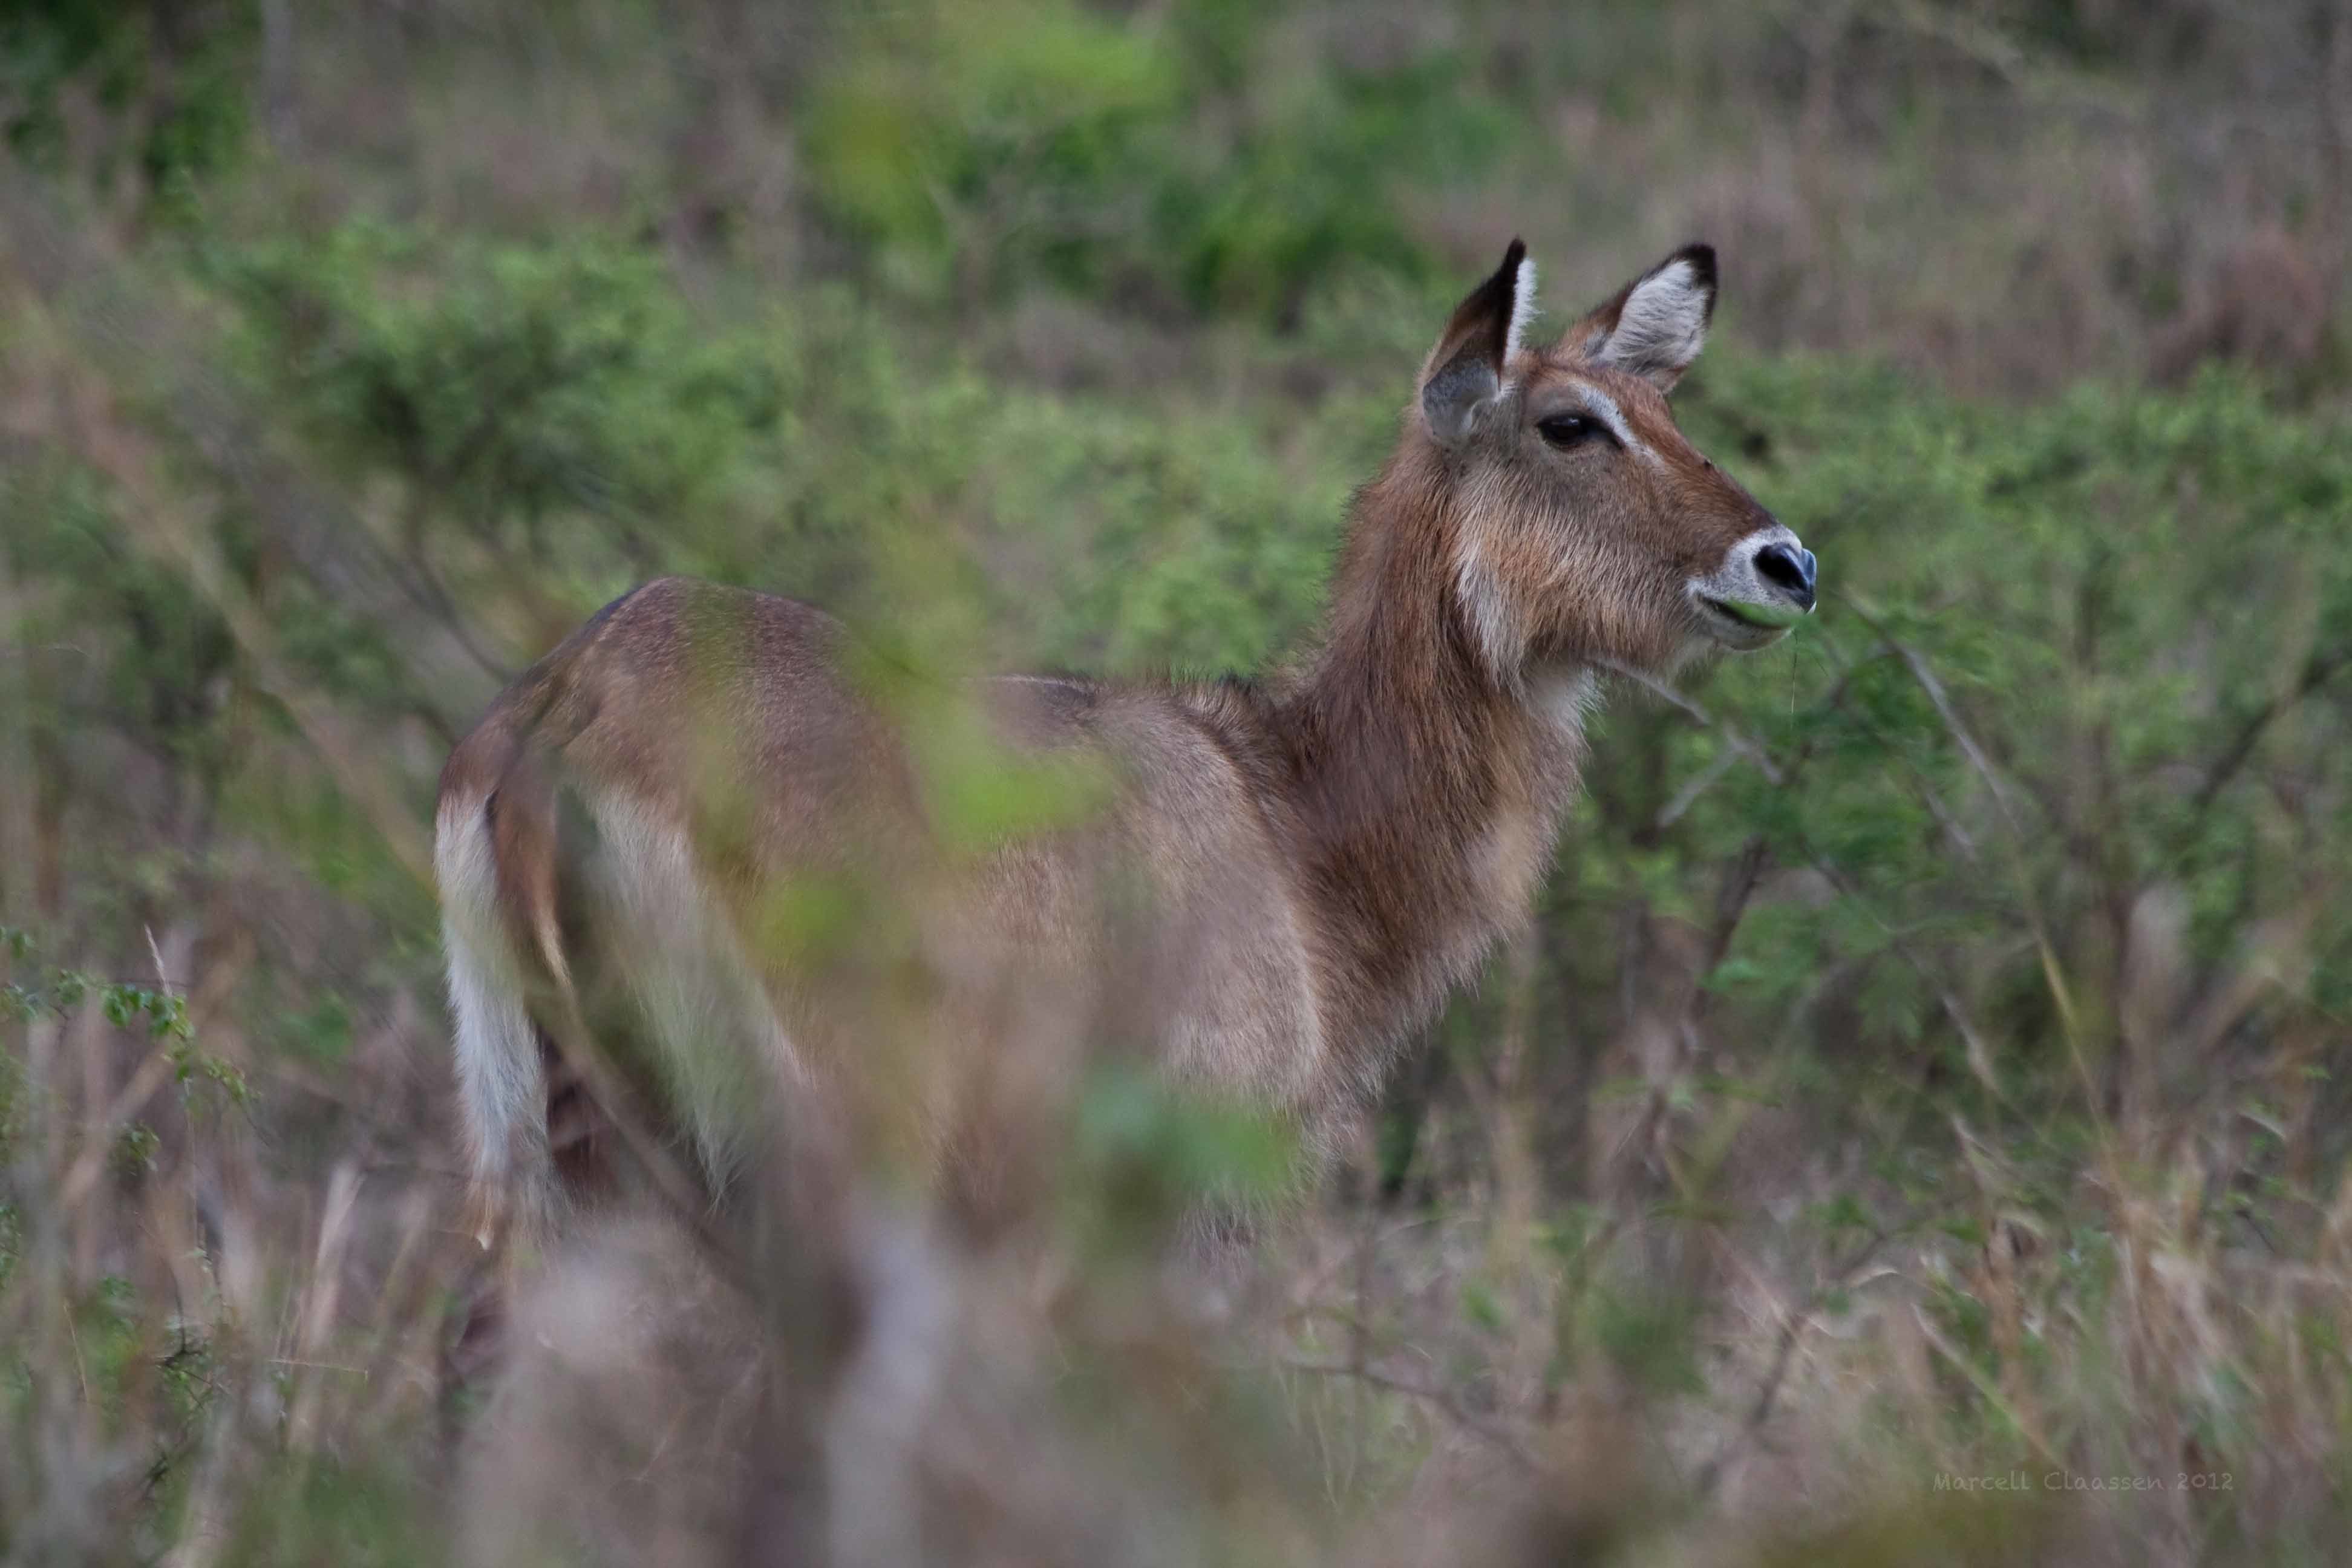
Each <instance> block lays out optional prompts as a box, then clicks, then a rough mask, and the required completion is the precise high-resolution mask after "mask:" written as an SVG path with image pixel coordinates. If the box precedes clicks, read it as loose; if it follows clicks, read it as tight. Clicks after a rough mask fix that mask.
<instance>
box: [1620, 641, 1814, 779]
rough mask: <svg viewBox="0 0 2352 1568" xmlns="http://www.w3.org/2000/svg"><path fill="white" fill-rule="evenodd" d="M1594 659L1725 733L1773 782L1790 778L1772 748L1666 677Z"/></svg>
mask: <svg viewBox="0 0 2352 1568" xmlns="http://www.w3.org/2000/svg"><path fill="white" fill-rule="evenodd" d="M1593 662H1594V663H1595V664H1597V665H1599V666H1600V667H1601V668H1602V669H1605V670H1607V671H1609V673H1610V674H1612V675H1622V676H1623V677H1624V678H1625V679H1628V680H1630V681H1632V682H1633V683H1634V684H1635V685H1636V686H1639V687H1641V688H1642V689H1644V690H1646V691H1648V692H1650V693H1651V694H1652V695H1654V696H1655V697H1658V698H1660V699H1662V700H1664V701H1665V702H1666V703H1668V704H1669V705H1671V706H1672V707H1673V708H1675V710H1677V711H1678V712H1681V713H1683V714H1685V715H1686V716H1687V717H1688V718H1689V719H1690V720H1691V721H1693V722H1695V723H1696V724H1697V725H1698V726H1699V727H1700V728H1701V729H1706V730H1713V731H1716V732H1717V734H1719V735H1721V736H1722V737H1723V739H1724V742H1725V743H1726V744H1727V745H1729V746H1730V747H1731V749H1732V750H1733V751H1735V752H1738V753H1739V754H1740V755H1742V756H1744V757H1746V758H1747V759H1748V761H1749V762H1751V763H1755V764H1756V771H1757V772H1758V773H1762V774H1763V775H1764V776H1765V777H1766V778H1767V779H1769V780H1770V781H1771V782H1772V783H1773V784H1786V783H1788V782H1789V781H1788V774H1787V773H1785V772H1784V771H1783V770H1782V769H1781V766H1780V763H1777V762H1775V761H1774V760H1773V758H1772V753H1771V752H1768V751H1766V750H1765V749H1764V748H1763V747H1762V746H1761V745H1759V744H1758V743H1757V742H1755V741H1753V740H1750V739H1749V738H1748V736H1747V735H1746V734H1744V733H1742V732H1741V731H1739V730H1738V729H1736V728H1734V727H1733V726H1732V725H1730V724H1727V723H1726V722H1724V721H1722V720H1720V719H1717V717H1716V716H1715V715H1714V714H1712V713H1709V712H1708V711H1707V710H1706V709H1704V708H1702V707H1700V706H1699V705H1698V704H1697V703H1696V702H1694V701H1692V700H1690V699H1689V698H1687V697H1685V696H1684V695H1683V694H1682V693H1681V692H1679V691H1677V690H1675V689H1674V688H1673V687H1671V686H1669V685H1667V684H1666V683H1665V682H1664V681H1663V680H1660V679H1658V678H1657V677H1656V676H1654V675H1652V674H1650V673H1649V672H1648V671H1647V670H1644V669H1637V668H1634V667H1633V666H1632V665H1630V664H1621V663H1619V662H1618V661H1617V660H1615V659H1613V658H1602V659H1596V660H1594V661H1593Z"/></svg>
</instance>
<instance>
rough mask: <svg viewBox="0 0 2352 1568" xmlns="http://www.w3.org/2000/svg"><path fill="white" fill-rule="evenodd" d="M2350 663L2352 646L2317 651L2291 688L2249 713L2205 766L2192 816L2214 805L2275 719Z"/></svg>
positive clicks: (2197, 815)
mask: <svg viewBox="0 0 2352 1568" xmlns="http://www.w3.org/2000/svg"><path fill="white" fill-rule="evenodd" d="M2347 667H2352V646H2347V647H2339V648H2336V649H2333V650H2331V651H2329V652H2327V653H2325V654H2315V655H2314V656H2313V657H2312V658H2311V660H2310V662H2309V663H2307V664H2305V666H2304V667H2303V676H2302V678H2301V679H2298V680H2297V681H2296V682H2295V683H2294V688H2293V689H2290V690H2288V691H2285V692H2283V693H2280V694H2278V695H2275V696H2273V697H2272V698H2271V699H2270V700H2268V701H2266V702H2264V703H2263V705H2262V706H2261V707H2260V708H2257V709H2255V710H2254V711H2253V712H2252V714H2250V715H2248V716H2247V719H2246V721H2245V723H2244V724H2243V725H2242V727H2241V728H2240V729H2239V731H2238V734H2237V738H2236V739H2235V740H2233V741H2231V742H2230V744H2229V747H2228V749H2227V750H2225V751H2223V752H2222V753H2221V755H2220V756H2219V757H2216V758H2215V759H2214V760H2213V765H2212V766H2211V767H2210V768H2208V769H2206V770H2205V780H2204V782H2203V783H2202V784H2199V785H2198V786H2197V793H2196V795H2194V796H2192V797H2191V798H2190V800H2189V812H2190V815H2191V816H2192V817H2193V818H2201V817H2203V816H2204V815H2205V813H2206V810H2207V809H2208V808H2209V807H2210V806H2211V805H2212V804H2213V798H2214V797H2215V796H2216V795H2220V794H2221V791H2222V790H2223V789H2224V788H2226V787H2227V786H2228V784H2229V783H2230V781H2231V779H2232V778H2234V777H2236V776H2237V773H2238V770H2239V769H2240V768H2242V767H2244V766H2245V765H2246V762H2247V759H2249V758H2250V757H2252V755H2253V754H2254V747H2255V745H2256V743H2257V742H2260V741H2261V740H2262V738H2263V731H2265V730H2268V729H2269V728H2270V727H2271V724H2272V722H2273V721H2275V720H2276V719H2278V718H2279V717H2280V716H2281V715H2282V714H2284V713H2285V712H2286V710H2288V709H2290V708H2292V707H2294V705H2295V704H2296V703H2298V702H2300V701H2302V700H2304V699H2305V698H2306V697H2308V696H2310V695H2311V694H2312V693H2313V692H2315V691H2316V690H2318V689H2320V688H2321V687H2323V686H2325V685H2326V684H2327V682H2328V681H2329V680H2331V679H2334V678H2335V676H2336V671H2338V670H2340V669H2344V668H2347Z"/></svg>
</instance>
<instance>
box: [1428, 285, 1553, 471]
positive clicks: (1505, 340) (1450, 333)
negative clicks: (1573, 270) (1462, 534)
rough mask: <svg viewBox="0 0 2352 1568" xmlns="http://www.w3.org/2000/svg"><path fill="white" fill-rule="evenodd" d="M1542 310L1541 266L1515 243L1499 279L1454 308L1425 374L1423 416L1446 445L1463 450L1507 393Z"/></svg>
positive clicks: (1479, 289) (1471, 292)
mask: <svg viewBox="0 0 2352 1568" xmlns="http://www.w3.org/2000/svg"><path fill="white" fill-rule="evenodd" d="M1535 310H1536V264H1535V263H1534V262H1532V261H1530V260H1528V247H1526V246H1525V245H1522V244H1521V243H1519V241H1517V240H1516V239H1515V240H1513V241H1511V246H1510V248H1509V249H1508V250H1506V251H1504V252H1503V265H1502V266H1500V267H1498V268H1496V269H1495V275H1494V276H1493V277H1492V278H1489V279H1486V281H1485V282H1484V283H1481V284H1479V285H1478V287H1477V288H1475V289H1472V290H1471V291H1470V297H1469V298H1468V299H1466V300H1463V301H1462V303H1461V304H1459V305H1457V306H1455V307H1454V319H1453V320H1452V321H1448V322H1446V323H1445V331H1444V335H1443V336H1441V337H1440V338H1439V339H1438V340H1437V346H1436V347H1435V348H1433V349H1432V350H1431V351H1430V353H1429V363H1427V364H1426V365H1424V366H1423V368H1422V373H1421V414H1422V417H1423V419H1424V420H1426V421H1427V422H1428V424H1429V433H1430V434H1431V435H1432V436H1433V437H1436V438H1437V443H1438V445H1440V446H1442V447H1458V446H1460V445H1461V444H1462V443H1463V442H1464V441H1465V440H1467V439H1468V438H1469V436H1470V432H1471V431H1472V430H1473V429H1475V427H1476V426H1477V423H1478V416H1479V415H1480V414H1482V413H1484V412H1485V411H1486V408H1487V407H1488V406H1489V405H1491V404H1493V403H1494V401H1495V400H1496V398H1497V397H1499V396H1501V395H1502V394H1503V391H1504V379H1503V374H1504V368H1505V367H1506V366H1507V365H1508V364H1509V363H1510V362H1511V356H1512V355H1514V354H1516V353H1518V352H1519V347H1520V337H1521V335H1522V334H1523V333H1525V332H1526V331H1527V326H1528V317H1530V316H1532V315H1534V314H1535Z"/></svg>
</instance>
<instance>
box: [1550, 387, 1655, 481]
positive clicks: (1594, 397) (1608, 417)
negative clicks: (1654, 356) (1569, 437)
mask: <svg viewBox="0 0 2352 1568" xmlns="http://www.w3.org/2000/svg"><path fill="white" fill-rule="evenodd" d="M1571 384H1572V385H1573V386H1575V388H1576V390H1577V393H1578V395H1580V396H1581V397H1582V398H1583V399H1584V411H1585V412H1586V413H1587V414H1590V415H1591V416H1593V417H1594V418H1595V419H1598V420H1600V421H1601V423H1602V424H1603V425H1606V426H1609V433H1610V434H1611V435H1612V436H1614V437H1617V444H1618V445H1619V446H1621V447H1624V448H1625V450H1627V451H1629V452H1632V453H1633V454H1635V455H1636V456H1638V457H1640V458H1643V460H1644V461H1646V462H1650V463H1663V461H1664V459H1662V458H1660V457H1659V456H1658V455H1657V454H1656V453H1655V452H1654V451H1652V450H1650V448H1649V447H1648V446H1647V445H1645V444H1644V443H1643V442H1642V441H1640V440H1638V439H1636V438H1635V437H1634V435H1633V426H1629V425H1627V424H1626V423H1625V413H1624V410H1622V409H1621V408H1619V407H1618V406H1617V400H1616V399H1615V398H1613V397H1612V396H1610V395H1608V394H1607V393H1605V392H1603V391H1601V389H1600V388H1599V387H1597V386H1595V385H1593V384H1591V382H1589V381H1579V382H1574V383H1571Z"/></svg>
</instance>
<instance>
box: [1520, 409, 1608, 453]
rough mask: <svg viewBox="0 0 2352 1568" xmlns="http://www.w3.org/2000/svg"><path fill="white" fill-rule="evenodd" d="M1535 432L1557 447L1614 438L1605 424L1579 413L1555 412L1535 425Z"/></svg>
mask: <svg viewBox="0 0 2352 1568" xmlns="http://www.w3.org/2000/svg"><path fill="white" fill-rule="evenodd" d="M1536 434H1537V435H1538V436H1541V437H1543V438H1544V439H1545V440H1546V441H1548V442H1549V443H1550V444H1551V445H1553V446H1555V447H1580V446H1582V445H1583V444H1584V443H1585V442H1587V441H1591V440H1594V439H1601V440H1613V439H1615V437H1612V436H1611V435H1610V433H1609V427H1608V426H1605V425H1603V424H1601V421H1600V420H1598V419H1591V418H1587V417H1586V416H1583V415H1581V414H1555V415H1553V416H1551V417H1550V418H1549V419H1546V420H1543V421H1541V422H1540V423H1538V425H1537V426H1536Z"/></svg>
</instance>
